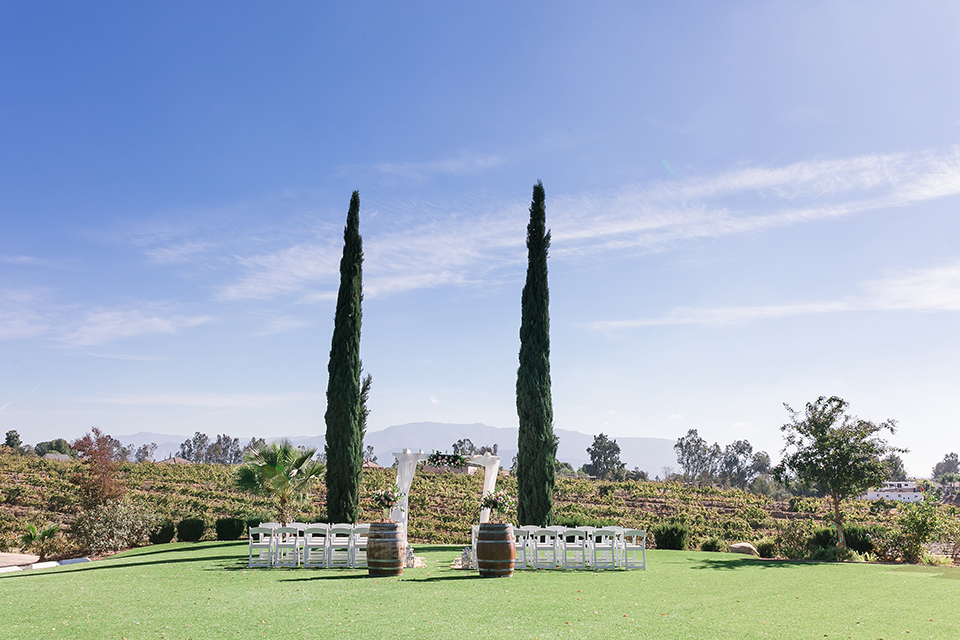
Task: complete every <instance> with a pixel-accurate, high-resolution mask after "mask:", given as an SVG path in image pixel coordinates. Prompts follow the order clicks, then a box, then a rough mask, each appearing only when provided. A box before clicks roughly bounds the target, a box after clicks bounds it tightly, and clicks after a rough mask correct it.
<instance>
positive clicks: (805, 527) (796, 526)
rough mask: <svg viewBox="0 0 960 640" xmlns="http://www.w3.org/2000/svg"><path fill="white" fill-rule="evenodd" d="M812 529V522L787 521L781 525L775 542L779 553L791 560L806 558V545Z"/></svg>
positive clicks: (807, 549) (813, 527)
mask: <svg viewBox="0 0 960 640" xmlns="http://www.w3.org/2000/svg"><path fill="white" fill-rule="evenodd" d="M814 529H815V525H814V522H813V521H812V520H789V521H787V522H785V523H783V524H781V525H780V526H779V531H778V532H777V540H776V543H777V548H778V549H779V550H780V553H782V554H783V555H784V557H786V558H789V559H791V560H799V559H801V558H805V557H807V553H808V552H809V548H808V544H809V540H810V538H811V536H812V535H813V531H814Z"/></svg>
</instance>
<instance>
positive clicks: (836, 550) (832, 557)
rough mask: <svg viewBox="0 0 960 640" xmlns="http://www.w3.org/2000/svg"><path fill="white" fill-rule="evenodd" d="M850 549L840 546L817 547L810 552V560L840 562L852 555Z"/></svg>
mask: <svg viewBox="0 0 960 640" xmlns="http://www.w3.org/2000/svg"><path fill="white" fill-rule="evenodd" d="M852 553H855V552H851V551H850V549H847V548H841V547H818V548H816V549H814V550H813V552H812V553H811V554H810V556H809V558H810V560H813V561H814V562H841V561H843V560H849V559H850V558H851V556H852Z"/></svg>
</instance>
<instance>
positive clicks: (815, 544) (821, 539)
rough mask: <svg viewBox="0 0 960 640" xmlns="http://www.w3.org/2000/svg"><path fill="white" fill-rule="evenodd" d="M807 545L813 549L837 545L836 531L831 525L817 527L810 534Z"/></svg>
mask: <svg viewBox="0 0 960 640" xmlns="http://www.w3.org/2000/svg"><path fill="white" fill-rule="evenodd" d="M809 545H810V547H812V548H813V549H829V548H830V547H835V546H837V531H836V529H834V528H833V527H817V528H816V529H814V530H813V534H812V535H811V536H810V540H809Z"/></svg>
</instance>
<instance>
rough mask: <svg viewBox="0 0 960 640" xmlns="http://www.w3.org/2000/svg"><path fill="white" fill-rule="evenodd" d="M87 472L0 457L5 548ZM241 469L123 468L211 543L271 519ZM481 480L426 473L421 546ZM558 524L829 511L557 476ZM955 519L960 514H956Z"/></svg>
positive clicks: (303, 515)
mask: <svg viewBox="0 0 960 640" xmlns="http://www.w3.org/2000/svg"><path fill="white" fill-rule="evenodd" d="M82 469H83V465H82V464H81V463H80V462H76V461H70V462H58V461H51V460H45V459H42V458H35V457H22V456H16V455H10V454H0V486H2V487H3V489H2V491H3V493H2V495H0V502H2V504H0V550H12V549H16V548H17V547H18V545H19V542H18V540H19V537H20V535H21V534H22V533H23V531H24V530H25V529H26V527H27V525H28V524H33V525H36V526H41V525H46V524H48V523H49V524H59V525H60V526H61V528H62V530H63V531H67V530H68V528H69V526H70V524H71V522H72V520H73V518H74V517H75V515H76V514H77V513H78V511H79V507H78V494H77V489H76V487H75V486H74V485H73V484H72V483H71V482H70V480H69V478H70V476H71V475H73V474H74V473H77V472H79V471H81V470H82ZM235 473H236V467H235V466H231V465H220V464H193V465H182V466H178V465H163V464H156V463H152V462H144V463H123V464H121V465H120V470H119V474H118V480H119V482H120V483H121V484H122V485H123V486H124V487H125V488H126V490H127V495H126V499H128V500H133V501H144V502H147V503H149V504H150V505H151V506H153V508H154V509H155V510H156V511H157V512H158V513H159V514H160V515H161V516H163V517H168V518H170V519H171V520H173V521H179V520H182V519H184V518H188V517H199V518H202V519H203V520H204V521H205V522H206V523H207V533H206V534H205V539H212V538H213V537H214V535H215V534H214V531H213V524H214V522H215V521H216V519H217V518H222V517H233V516H236V517H243V518H257V517H262V519H264V520H269V519H272V511H271V507H270V504H269V502H268V501H267V500H266V499H264V498H262V497H258V496H254V495H251V494H248V493H246V492H243V491H241V490H240V489H238V488H237V487H236V486H235V484H234V475H235ZM394 480H395V471H394V470H392V469H382V470H365V471H364V473H363V485H362V494H361V495H362V498H361V512H362V513H361V518H360V519H361V521H372V520H376V519H378V518H379V517H380V511H379V510H378V509H376V507H375V506H374V504H373V500H372V498H373V493H374V492H375V491H377V490H378V489H382V488H386V487H389V486H392V485H393V483H394ZM482 483H483V477H482V474H477V475H473V476H471V475H466V474H454V473H430V472H420V473H418V474H417V475H416V477H415V478H414V482H413V486H412V489H411V491H410V521H409V532H408V535H409V538H410V540H411V541H412V542H413V543H414V544H416V543H449V544H468V543H469V540H470V525H471V524H472V523H475V522H477V520H478V517H479V506H478V501H479V497H480V492H481V488H482ZM498 488H501V489H506V490H507V492H509V493H511V494H514V495H515V493H516V479H515V478H513V477H509V476H501V477H500V479H499V481H498ZM324 499H325V496H324V486H323V482H318V483H316V484H315V492H314V493H313V494H312V495H311V496H310V499H309V501H308V502H307V503H305V504H304V505H303V508H302V509H301V510H300V511H299V513H298V519H300V520H302V521H306V522H311V521H324V520H325V518H326V514H325V511H324ZM893 506H895V505H889V504H886V505H884V504H879V505H878V504H877V503H868V502H864V501H850V502H848V503H846V504H845V506H844V508H845V511H846V513H847V516H848V518H849V521H850V522H852V523H881V524H884V523H886V524H889V523H891V522H892V520H893V519H894V518H895V516H896V510H895V509H891V507H893ZM555 514H556V515H555V518H556V521H557V523H558V524H564V525H594V526H600V525H608V524H618V525H622V526H629V527H636V528H644V529H652V528H653V527H654V526H655V525H657V524H658V523H664V522H678V523H682V524H685V525H686V526H687V527H688V528H689V529H690V546H691V547H693V548H698V547H699V546H700V544H701V543H702V542H703V541H705V540H708V539H714V538H715V539H717V540H719V541H721V542H740V541H759V540H762V539H764V538H772V537H775V536H777V535H778V534H779V533H782V531H783V530H784V528H785V527H786V524H787V523H789V522H793V521H801V522H804V523H810V524H811V526H812V525H813V524H822V523H824V522H826V521H827V520H828V519H829V515H828V507H827V505H825V504H824V503H823V501H822V500H820V499H817V498H799V497H798V498H792V499H791V500H790V501H789V502H779V503H778V502H773V501H771V500H770V499H768V498H765V497H763V496H758V495H754V494H750V493H747V492H743V491H740V490H736V489H732V490H721V489H716V488H695V487H687V486H683V485H681V484H678V483H661V482H645V481H622V482H608V481H595V480H587V479H581V478H558V480H557V485H556V494H555ZM954 517H955V516H954Z"/></svg>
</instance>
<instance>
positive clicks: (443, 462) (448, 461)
mask: <svg viewBox="0 0 960 640" xmlns="http://www.w3.org/2000/svg"><path fill="white" fill-rule="evenodd" d="M427 464H428V465H430V466H431V467H439V468H441V469H442V468H443V467H453V468H454V469H462V468H463V467H465V466H467V459H466V458H464V457H463V456H462V455H460V454H459V453H440V452H439V451H434V452H433V453H431V454H430V457H429V458H427Z"/></svg>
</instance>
